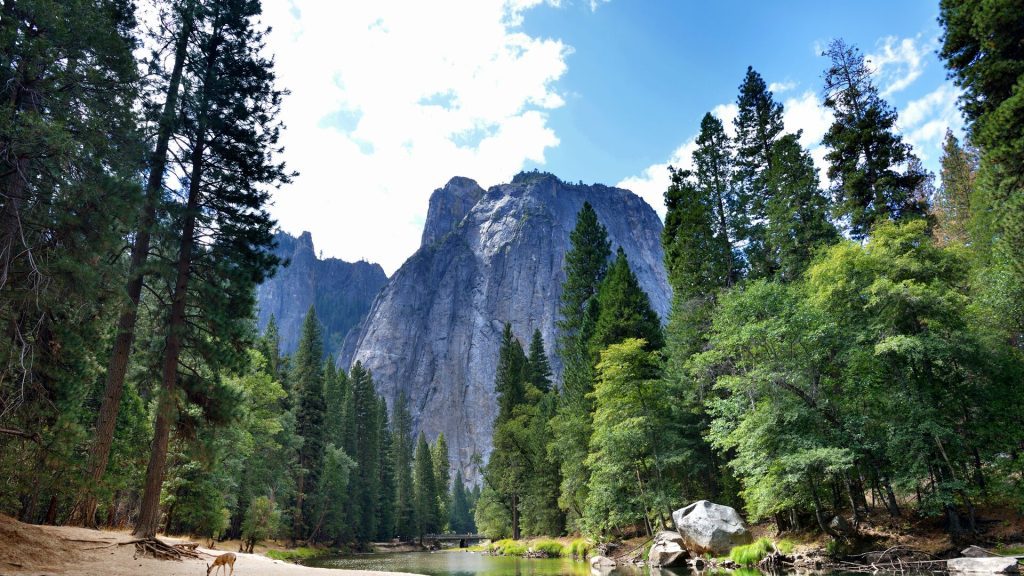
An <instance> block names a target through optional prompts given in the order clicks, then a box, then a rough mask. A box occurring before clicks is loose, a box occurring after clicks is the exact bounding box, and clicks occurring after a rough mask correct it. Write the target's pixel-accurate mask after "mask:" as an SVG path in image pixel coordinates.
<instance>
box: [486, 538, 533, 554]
mask: <svg viewBox="0 0 1024 576" xmlns="http://www.w3.org/2000/svg"><path fill="white" fill-rule="evenodd" d="M527 551H528V548H527V547H526V544H525V543H524V542H519V541H516V540H511V539H505V540H498V541H497V542H495V543H493V544H491V552H493V553H494V554H498V555H499V556H525V555H526V552H527Z"/></svg>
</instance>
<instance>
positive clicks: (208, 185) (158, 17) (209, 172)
mask: <svg viewBox="0 0 1024 576" xmlns="http://www.w3.org/2000/svg"><path fill="white" fill-rule="evenodd" d="M154 6H155V8H156V14H155V21H154V24H153V27H152V28H151V29H148V28H146V27H144V26H143V25H141V24H140V23H138V22H136V21H135V19H134V15H135V5H134V4H133V3H132V2H130V1H127V0H96V1H89V2H86V1H76V0H72V1H69V2H57V3H54V2H46V1H40V0H5V1H4V2H3V3H2V13H0V52H2V57H0V77H2V86H3V89H2V90H3V96H4V98H3V99H2V103H0V186H2V188H3V190H2V193H0V320H2V323H3V325H4V326H5V329H4V330H3V336H2V338H0V470H2V475H3V478H2V481H0V511H2V512H4V513H9V514H12V515H14V516H16V517H18V518H19V519H21V520H24V521H28V522H47V523H65V522H67V523H73V524H78V525H85V526H97V525H106V526H118V527H128V526H130V527H133V528H134V530H135V532H136V533H137V534H138V535H140V536H144V537H152V536H153V535H154V534H155V533H156V532H157V531H158V530H165V531H171V532H191V533H194V534H197V535H206V536H245V538H246V541H247V543H248V546H249V547H250V548H251V547H252V545H254V544H255V542H256V541H258V540H260V539H263V538H267V537H271V536H277V537H281V538H286V539H289V540H292V541H299V540H301V541H314V542H331V543H335V544H342V543H350V542H356V543H358V542H365V541H369V540H373V539H378V538H391V537H392V536H395V535H399V534H400V533H403V532H404V531H406V530H411V531H412V532H413V533H415V530H413V529H412V528H407V526H418V525H419V524H418V523H419V522H420V521H419V518H420V516H419V515H418V514H419V511H418V510H417V509H415V508H414V507H413V506H412V503H413V502H414V497H416V496H418V497H420V498H421V500H422V501H423V502H428V501H429V502H436V505H435V507H434V508H435V509H436V513H435V514H434V515H433V516H432V517H431V518H432V519H431V521H430V523H428V524H427V525H426V526H427V527H429V528H430V529H431V530H442V529H444V528H445V527H446V526H447V525H449V524H451V525H453V526H455V525H458V526H459V527H461V528H464V529H465V528H467V526H468V527H470V528H471V522H469V521H468V520H467V518H468V517H469V518H471V512H470V510H471V509H472V506H473V500H474V498H473V492H472V491H469V490H467V489H466V487H465V486H463V485H461V484H460V485H459V486H457V489H456V490H454V492H453V493H451V494H449V491H450V490H449V485H450V478H449V476H448V461H447V459H448V455H447V448H446V447H445V445H444V439H443V438H440V439H438V440H437V441H436V442H435V444H434V449H433V452H430V451H428V454H425V455H424V454H414V453H413V450H412V448H411V446H412V443H413V438H412V435H411V434H412V432H411V430H412V419H411V416H410V415H409V413H408V405H407V404H403V403H402V402H396V406H395V409H396V410H397V412H396V413H395V414H394V417H393V418H389V414H388V410H387V406H386V404H385V403H384V401H383V399H381V398H380V397H379V396H378V395H377V393H376V390H375V388H374V383H373V379H372V376H371V375H370V374H369V373H368V372H367V371H366V370H364V369H363V368H362V367H361V366H359V365H358V364H357V365H356V366H353V367H352V368H351V370H348V371H347V372H346V371H339V370H337V369H336V367H335V362H334V360H333V359H330V358H327V359H326V361H325V358H324V354H323V344H322V342H321V335H320V332H319V324H318V322H317V320H316V317H315V314H314V313H313V312H312V311H311V312H310V314H309V317H308V318H307V321H306V324H305V326H304V329H303V339H302V344H301V346H300V347H299V349H298V350H297V352H296V353H295V355H294V356H292V357H290V358H289V357H281V356H280V354H279V347H278V342H277V333H276V327H275V326H274V325H273V324H271V325H270V326H269V327H268V329H267V331H266V333H265V334H264V335H262V336H259V335H258V334H257V332H256V330H255V327H254V322H253V309H254V304H255V287H256V286H257V285H258V284H259V283H260V282H261V281H262V280H263V279H264V278H265V277H266V275H267V274H269V273H271V272H272V271H273V270H274V269H275V268H276V266H277V265H278V261H277V259H276V258H274V257H273V256H272V250H271V248H272V247H273V246H272V242H273V240H272V229H273V226H274V222H273V220H272V219H271V218H270V217H269V215H268V214H267V212H266V205H267V200H268V198H269V194H270V192H271V191H272V190H273V189H274V188H276V187H279V186H282V185H284V184H287V183H288V182H289V181H290V180H291V178H292V176H293V174H292V173H290V172H289V171H288V170H287V169H286V168H285V166H284V165H283V164H281V163H280V162H279V161H278V160H277V157H278V155H279V153H280V147H279V144H278V138H279V134H280V131H281V129H282V126H281V124H280V122H279V121H278V120H277V116H278V109H279V106H280V102H281V98H282V92H281V91H280V90H279V89H278V88H276V87H275V75H274V70H273V63H272V61H271V60H269V59H268V58H266V57H265V56H264V55H263V43H264V35H265V32H266V31H265V29H263V28H261V27H260V25H259V24H258V21H259V15H260V10H261V7H260V2H258V1H256V0H166V1H161V2H156V3H155V4H154ZM143 46H145V49H142V47H143ZM392 420H394V423H393V422H392ZM417 461H418V462H419V463H426V464H427V465H428V467H429V468H430V469H431V470H432V472H433V474H432V480H431V482H430V483H429V485H428V484H427V483H425V480H416V479H415V478H413V476H412V471H413V467H414V465H415V464H416V463H417ZM416 478H419V477H418V476H417V477H416ZM457 480H458V481H459V482H461V477H458V478H457ZM410 510H411V511H412V512H409V511H410ZM449 512H451V514H452V518H451V520H450V519H449V517H448V514H449ZM402 535H406V536H411V535H413V534H402Z"/></svg>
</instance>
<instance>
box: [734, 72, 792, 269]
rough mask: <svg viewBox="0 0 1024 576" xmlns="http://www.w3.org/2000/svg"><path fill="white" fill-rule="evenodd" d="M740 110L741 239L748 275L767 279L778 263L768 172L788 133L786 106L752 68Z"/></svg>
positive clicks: (739, 100)
mask: <svg viewBox="0 0 1024 576" xmlns="http://www.w3.org/2000/svg"><path fill="white" fill-rule="evenodd" d="M736 106H737V109H738V110H737V113H736V118H735V119H734V120H733V126H735V128H736V143H735V147H736V168H735V172H734V177H733V182H734V185H735V187H736V199H737V200H736V204H737V207H738V211H737V212H738V215H737V218H736V221H737V226H736V228H737V230H736V235H737V240H739V241H741V242H743V243H744V248H743V252H744V255H745V257H746V261H747V267H748V269H749V272H748V275H749V276H750V277H754V278H761V277H766V276H770V275H772V274H773V272H774V269H775V265H776V264H777V262H776V261H775V260H773V259H772V257H771V255H770V254H769V253H768V252H769V251H768V248H767V247H766V243H767V240H766V235H767V233H768V232H767V230H766V228H767V227H768V226H769V225H770V222H771V220H770V218H769V214H768V211H769V208H768V206H769V204H770V202H771V199H772V194H773V188H772V187H771V186H770V185H769V182H768V178H769V176H768V173H769V172H771V171H772V168H773V166H774V159H775V153H774V147H775V142H776V140H777V139H778V138H779V136H781V135H782V130H783V124H782V104H779V103H778V102H776V101H775V100H774V98H773V96H772V93H771V92H770V91H769V90H768V87H767V86H766V85H765V82H764V79H763V78H761V75H760V74H758V73H757V72H756V71H755V70H754V69H753V67H750V66H748V67H747V74H746V76H745V77H744V78H743V83H742V84H740V93H739V96H738V97H737V99H736Z"/></svg>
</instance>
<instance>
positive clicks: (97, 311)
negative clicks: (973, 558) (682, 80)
mask: <svg viewBox="0 0 1024 576" xmlns="http://www.w3.org/2000/svg"><path fill="white" fill-rule="evenodd" d="M155 6H156V7H157V11H156V13H155V14H154V15H153V20H152V21H148V22H139V21H137V20H136V6H135V4H134V3H133V2H132V1H131V0H60V1H53V0H2V2H0V94H2V96H3V97H2V98H0V326H2V329H0V513H2V514H4V515H9V516H11V517H14V518H17V519H18V520H20V521H22V522H26V523H33V524H50V525H73V526H83V527H93V528H95V527H101V528H116V529H131V530H132V531H133V533H134V534H135V535H136V536H137V537H139V538H145V539H152V538H154V537H155V536H156V534H157V533H158V532H159V533H168V534H190V535H194V536H199V537H203V538H208V539H211V540H213V539H240V540H241V541H242V542H243V545H244V547H245V548H246V549H247V550H248V551H250V552H251V551H252V550H253V548H254V546H255V545H257V544H259V543H260V542H263V541H266V540H270V539H276V540H279V541H283V542H287V543H288V544H289V545H292V546H294V545H298V544H304V545H324V546H330V547H335V548H339V549H366V548H368V547H369V544H370V543H372V542H381V541H389V540H392V539H399V540H401V541H406V542H411V541H417V540H418V541H421V542H422V540H423V539H424V537H425V536H427V535H429V534H436V533H442V532H451V533H459V534H466V533H478V532H479V533H481V534H483V535H485V536H486V537H488V538H493V539H498V538H515V539H519V538H527V537H534V536H562V535H568V534H583V535H586V536H589V537H592V538H595V539H611V538H621V537H626V536H630V535H637V534H653V533H655V532H657V531H659V530H660V529H662V528H665V527H670V526H671V522H672V520H671V514H672V511H673V510H675V509H677V508H680V507H682V506H684V505H686V504H688V503H690V502H693V501H695V500H700V499H707V500H712V501H714V502H719V503H722V504H728V505H730V506H733V507H735V508H737V509H738V510H741V511H742V512H743V513H744V515H745V516H746V518H747V519H748V520H749V521H752V522H756V523H764V524H772V525H774V527H776V528H777V529H778V530H779V531H780V532H785V531H791V530H805V531H806V530H810V531H813V532H821V533H824V534H826V535H828V536H830V537H833V538H837V539H838V538H841V537H843V535H842V534H840V533H838V532H837V530H836V528H835V527H834V525H833V523H832V522H831V521H832V519H833V518H834V517H835V516H844V517H849V518H852V520H853V522H852V524H853V525H854V527H856V526H858V525H859V524H860V523H861V522H864V521H868V520H872V519H880V518H881V519H885V520H887V521H892V522H900V521H902V520H903V519H909V518H923V519H927V520H930V521H934V522H936V523H939V524H941V526H942V527H943V529H944V530H946V531H947V532H948V533H949V535H950V536H951V537H952V538H953V540H954V541H959V540H961V539H963V540H965V541H966V540H970V539H971V538H972V537H973V536H974V535H976V534H977V533H978V531H979V530H980V527H981V523H982V521H983V520H984V518H985V515H986V513H987V512H988V511H991V510H995V509H998V510H1010V511H1013V512H1014V513H1016V514H1020V513H1021V511H1024V42H1022V41H1021V39H1022V38H1024V20H1022V19H1021V16H1020V14H1021V11H1020V2H1016V1H1013V0H988V1H985V2H975V1H971V0H941V3H940V16H939V21H940V24H941V26H942V29H943V36H942V38H941V45H940V47H939V54H940V56H941V58H942V59H943V61H944V63H945V65H946V67H947V70H948V74H949V76H950V77H951V78H952V79H953V80H954V82H955V83H956V85H957V86H958V87H959V88H960V89H961V90H962V91H963V95H962V97H961V99H960V106H961V111H962V113H963V116H964V118H965V120H966V122H967V128H966V131H965V134H964V135H963V136H962V137H961V138H958V137H957V136H956V135H955V134H954V132H952V131H948V132H947V133H946V136H945V143H944V147H943V156H942V159H941V174H938V175H936V174H931V173H929V172H928V171H927V170H926V169H925V168H924V167H923V164H922V162H921V161H920V159H919V158H918V157H917V156H915V151H914V150H913V148H912V147H911V146H910V145H909V144H908V143H907V142H905V141H904V139H903V136H902V135H901V133H900V131H899V129H898V123H897V121H898V117H897V113H896V110H895V108H894V107H893V106H892V105H890V104H889V103H888V102H887V101H886V100H885V98H884V97H883V95H882V91H881V90H880V88H879V86H878V84H877V79H876V78H875V74H874V71H873V69H872V67H871V65H870V63H869V62H868V61H866V59H865V57H864V55H863V54H862V53H861V51H860V50H859V49H858V48H857V47H856V46H853V45H851V44H848V43H846V42H844V41H843V40H839V39H837V40H833V41H832V42H831V43H830V44H828V45H827V47H826V48H825V53H824V59H823V62H825V67H824V69H823V70H822V76H821V86H820V92H821V94H823V95H824V99H825V105H826V107H827V108H828V110H829V111H830V113H831V114H832V124H831V126H830V128H829V130H828V131H827V133H826V134H825V136H824V140H823V144H824V146H825V147H826V148H827V154H826V156H825V160H826V163H827V166H828V168H827V171H826V172H825V173H824V174H822V173H819V171H818V170H817V169H816V167H815V164H814V161H813V160H812V158H811V155H810V153H809V152H808V150H806V149H805V148H804V147H803V146H802V145H801V143H800V139H801V134H800V133H787V132H786V130H785V128H784V125H783V120H782V118H783V111H784V110H783V107H782V104H781V103H780V102H779V101H778V100H777V99H776V98H775V97H774V95H773V93H772V92H771V91H770V90H769V88H768V85H767V83H766V82H765V80H764V79H763V78H762V77H761V75H760V74H759V73H758V72H757V71H756V70H754V69H753V68H747V69H746V71H745V72H744V71H743V70H738V71H737V79H738V80H739V84H738V93H737V94H736V100H735V103H736V106H737V109H738V114H737V116H736V117H735V120H734V121H733V125H732V126H731V127H729V129H727V126H725V125H724V124H723V122H722V120H720V119H719V118H718V117H716V116H714V115H713V114H711V113H708V114H706V115H704V116H703V118H702V119H701V120H700V132H699V136H698V138H697V140H696V150H695V152H694V162H693V166H692V168H688V169H683V168H676V167H672V168H670V169H669V170H670V176H671V185H670V186H669V187H668V189H667V190H665V192H664V202H665V207H666V209H667V213H666V216H665V221H664V230H663V234H662V247H663V249H664V254H665V262H664V265H665V270H666V271H667V275H668V279H669V283H670V284H671V288H672V291H673V303H672V310H671V314H670V316H669V318H667V319H664V320H663V319H661V318H659V317H658V315H657V313H656V312H655V311H654V310H653V309H652V306H651V303H650V301H649V299H648V296H647V294H645V293H644V291H643V290H642V289H641V287H640V282H639V281H638V279H637V277H636V275H635V274H634V271H633V269H631V264H630V262H629V259H628V258H627V256H626V254H625V252H624V250H623V249H622V248H621V247H619V246H615V245H613V244H612V242H611V241H610V240H609V236H608V232H607V229H606V228H605V224H603V223H602V222H601V221H600V219H599V218H598V216H597V213H596V212H595V211H594V210H593V208H592V207H591V206H590V205H589V204H585V205H584V207H583V209H582V210H580V211H579V213H578V214H577V217H576V226H575V228H574V229H573V231H572V233H571V237H570V240H571V249H570V251H569V252H568V254H566V258H565V264H564V271H565V276H566V277H565V282H564V283H563V284H562V286H561V290H560V294H561V296H560V301H559V305H560V309H559V311H560V314H559V318H558V321H557V322H558V324H557V326H558V334H559V336H558V339H557V341H556V342H547V343H546V342H544V339H543V337H542V335H541V331H540V329H539V327H531V328H534V329H533V331H532V332H530V333H525V334H515V333H514V332H513V329H512V325H511V324H509V323H505V320H506V319H504V318H498V319H493V320H495V321H497V322H502V323H504V331H503V333H502V336H501V345H500V350H499V353H498V358H497V366H498V368H497V371H496V374H495V375H494V392H495V402H496V404H497V411H496V413H497V417H496V419H495V421H494V423H493V431H494V432H493V446H492V451H491V453H490V456H489V458H488V459H487V461H486V462H479V464H480V466H479V475H478V476H479V477H476V478H473V477H464V476H463V473H464V472H466V473H467V474H468V471H466V470H462V469H459V468H458V467H457V466H455V465H454V464H453V462H454V459H453V458H452V456H451V455H450V454H449V450H448V445H447V443H446V439H445V437H444V435H443V434H440V435H438V436H436V437H427V436H426V435H425V434H424V433H422V432H418V431H419V430H420V429H421V424H422V422H421V419H422V418H423V417H425V416H424V415H423V414H420V413H419V412H418V410H417V408H416V407H414V406H411V405H410V400H409V399H408V398H407V397H406V396H404V395H398V396H397V397H396V398H387V399H385V398H384V397H383V396H382V395H381V394H380V393H379V391H378V388H377V385H376V384H375V381H374V375H373V374H371V373H370V372H369V371H368V370H366V369H365V368H364V367H363V366H362V365H361V364H360V363H358V362H356V363H354V364H353V365H352V366H345V367H339V366H338V362H337V361H336V359H335V358H334V357H333V356H332V355H331V354H330V353H329V351H328V350H327V349H326V348H325V343H324V337H323V334H322V325H321V323H320V321H319V320H318V318H317V311H316V310H315V309H314V308H310V310H309V312H308V313H307V315H306V317H305V322H304V324H303V327H302V332H301V338H300V341H299V345H298V348H297V350H296V351H295V353H294V354H291V355H282V354H281V352H280V350H281V346H280V341H279V335H278V332H277V327H276V325H275V322H274V320H273V319H272V320H271V321H270V323H269V325H268V326H267V327H266V329H265V330H262V331H260V330H257V327H256V322H255V305H256V296H255V294H256V288H257V286H259V285H260V284H261V283H262V282H263V281H264V280H266V279H267V278H268V277H269V276H270V275H271V274H273V273H274V271H275V270H276V269H277V268H278V266H280V265H282V264H286V263H284V262H281V261H279V259H278V258H276V257H275V256H274V255H273V248H274V245H273V244H274V241H273V235H274V232H275V227H276V222H275V221H274V220H273V218H272V217H271V215H270V213H269V202H270V198H271V194H272V192H274V191H277V190H279V189H285V188H286V187H287V186H288V185H289V184H290V183H291V182H292V181H293V179H295V178H296V177H298V176H299V175H298V174H296V173H295V172H294V171H293V170H292V169H291V168H289V167H288V166H286V165H285V164H284V163H283V162H282V161H281V152H282V148H281V144H280V136H281V133H282V131H283V130H284V129H285V127H284V126H283V124H282V122H281V120H280V108H281V102H282V99H283V98H287V90H285V89H284V88H283V87H281V86H280V85H279V83H278V81H277V80H278V79H277V76H276V75H275V70H274V61H273V60H272V58H270V57H269V56H267V54H266V53H265V50H264V47H265V41H266V35H267V33H268V30H267V28H266V26H265V25H263V24H260V19H259V17H260V14H261V3H260V2H259V1H258V0H162V1H159V2H156V3H155ZM730 134H734V136H731V135H730ZM937 176H938V179H937V178H936V177H937ZM936 182H938V184H937V183H936ZM546 350H549V351H553V352H552V353H551V355H549V353H548V352H546ZM556 357H557V361H556ZM553 367H560V370H559V371H558V373H557V374H556V370H555V368H553ZM417 432H418V433H417Z"/></svg>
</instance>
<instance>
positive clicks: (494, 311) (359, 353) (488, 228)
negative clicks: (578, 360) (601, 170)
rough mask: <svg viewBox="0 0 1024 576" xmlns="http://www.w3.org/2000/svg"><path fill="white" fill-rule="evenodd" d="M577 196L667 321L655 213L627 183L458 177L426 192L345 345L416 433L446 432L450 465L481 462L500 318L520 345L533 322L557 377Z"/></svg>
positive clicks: (470, 471) (486, 447) (468, 470)
mask: <svg viewBox="0 0 1024 576" xmlns="http://www.w3.org/2000/svg"><path fill="white" fill-rule="evenodd" d="M584 202H590V204H591V205H592V206H593V207H594V210H595V211H596V212H597V215H598V218H599V219H600V221H601V222H602V224H603V225H604V226H605V227H606V228H607V230H608V235H609V238H610V239H611V242H612V250H615V249H616V248H617V247H619V246H621V247H622V248H623V249H624V250H625V252H626V255H627V257H628V258H629V262H630V265H631V267H632V268H633V271H634V272H635V273H636V275H637V278H638V280H639V281H640V284H641V286H642V287H643V288H644V290H645V291H646V292H647V294H648V296H649V297H650V299H651V304H652V306H653V307H654V309H655V310H656V311H657V312H658V313H659V314H660V315H661V316H662V318H665V317H667V314H668V311H669V304H670V301H671V295H670V290H669V287H668V281H667V278H666V274H665V269H664V265H663V253H662V249H661V229H662V224H661V221H660V220H659V219H658V216H657V215H656V214H655V212H654V210H653V209H652V208H651V207H650V206H649V205H647V203H645V202H644V201H643V200H642V199H640V198H639V197H638V196H636V195H635V194H633V193H632V192H629V191H628V190H622V189H619V188H612V187H608V186H602V185H591V186H587V185H583V184H570V183H566V182H562V181H561V180H559V179H558V178H557V177H555V176H554V175H552V174H548V173H544V172H523V173H521V174H519V175H517V176H516V177H515V178H514V179H513V181H512V182H511V183H509V184H500V185H497V186H492V187H491V188H489V189H488V190H486V191H484V190H483V189H481V188H480V187H479V186H478V185H476V183H475V182H473V181H472V180H469V179H465V178H458V179H453V180H451V181H449V183H448V184H447V185H446V186H445V187H443V188H439V189H438V190H435V191H434V193H433V195H432V196H431V198H430V211H429V214H428V217H427V222H426V226H425V230H424V234H423V244H422V245H421V247H420V249H419V250H418V251H417V252H416V253H415V254H414V255H413V256H412V257H410V258H409V259H408V260H407V261H406V262H405V264H403V265H402V267H401V268H400V269H399V270H398V271H397V272H396V273H395V274H394V275H393V276H392V277H391V279H390V280H389V281H388V283H387V285H386V286H385V287H384V288H383V290H381V292H380V295H379V296H378V297H377V299H376V300H375V301H374V303H373V306H372V308H371V309H370V312H369V314H368V315H367V317H366V319H365V320H364V321H363V323H362V325H361V326H360V327H359V329H358V330H356V331H353V332H352V334H350V337H349V340H348V342H346V346H345V350H346V351H345V353H344V354H343V357H342V363H343V365H344V366H345V367H346V368H347V367H348V366H349V365H351V363H352V362H354V361H355V360H359V361H361V362H362V363H363V365H364V366H365V367H367V368H368V369H370V370H371V371H372V372H373V375H374V381H375V382H376V383H377V385H378V389H379V391H380V392H381V393H382V394H383V395H384V397H385V398H386V399H388V401H389V403H390V402H392V401H393V400H394V399H395V398H396V397H397V396H398V394H400V393H405V394H407V395H408V396H409V398H410V406H411V410H412V415H413V420H414V422H415V425H416V429H417V433H418V432H419V431H421V430H422V431H423V432H425V433H426V435H427V437H428V438H430V439H433V438H435V437H436V436H437V434H439V433H441V432H444V434H445V438H446V439H447V440H448V444H449V448H450V451H451V455H452V460H453V464H454V465H455V466H456V467H458V468H460V469H461V470H462V472H463V474H464V475H465V476H467V477H468V478H472V479H476V478H478V476H477V474H478V472H479V471H478V470H476V469H475V468H474V467H473V465H472V462H473V461H474V459H473V455H474V454H479V455H481V456H483V457H484V458H485V459H486V457H487V456H488V454H489V452H490V448H491V433H492V425H493V422H494V416H495V413H496V410H497V404H496V397H495V393H494V374H495V369H496V366H497V351H498V346H499V343H500V340H501V331H502V327H503V325H504V323H505V322H506V321H508V322H511V323H512V328H513V332H514V333H515V335H516V337H518V338H519V339H520V340H521V341H522V342H523V344H524V345H525V344H527V343H528V339H529V337H530V335H531V334H532V333H533V330H534V329H536V328H539V329H540V330H541V334H542V335H543V337H544V340H545V344H546V346H547V350H548V353H549V355H551V356H552V367H553V368H554V370H555V375H556V379H557V378H559V377H560V373H561V362H560V361H559V359H558V358H557V357H556V356H555V355H554V352H555V347H556V342H557V338H558V333H557V329H556V321H557V320H558V309H559V301H560V298H561V286H562V282H563V281H564V280H565V273H564V266H565V253H566V251H567V250H568V248H569V233H570V232H571V231H572V229H573V228H574V227H575V224H576V214H577V212H579V210H580V208H581V207H582V206H583V203H584Z"/></svg>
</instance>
